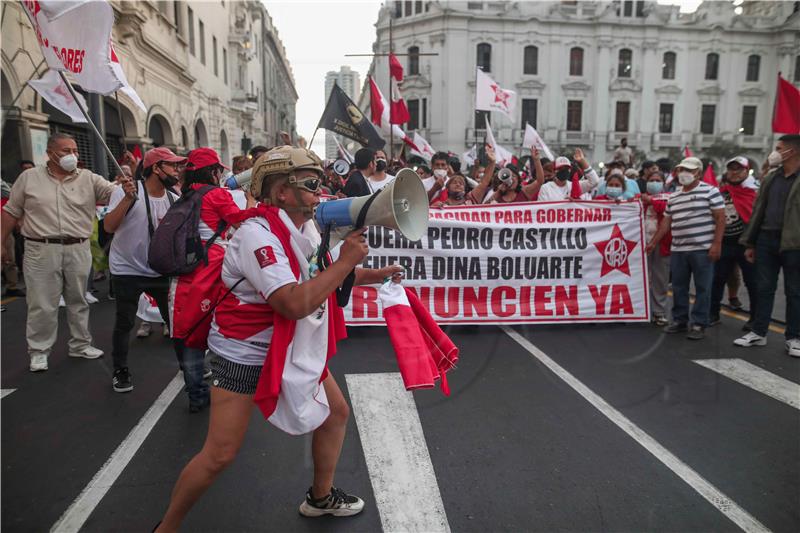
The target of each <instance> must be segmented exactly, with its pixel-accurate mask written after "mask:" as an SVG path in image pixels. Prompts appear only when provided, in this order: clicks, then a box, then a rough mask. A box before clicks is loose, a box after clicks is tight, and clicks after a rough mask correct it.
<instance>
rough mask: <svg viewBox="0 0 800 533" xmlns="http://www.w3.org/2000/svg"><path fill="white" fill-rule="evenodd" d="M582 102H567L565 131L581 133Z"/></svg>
mask: <svg viewBox="0 0 800 533" xmlns="http://www.w3.org/2000/svg"><path fill="white" fill-rule="evenodd" d="M582 114H583V102H582V101H580V100H567V131H581V115H582Z"/></svg>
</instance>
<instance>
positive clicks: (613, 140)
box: [606, 131, 641, 148]
mask: <svg viewBox="0 0 800 533" xmlns="http://www.w3.org/2000/svg"><path fill="white" fill-rule="evenodd" d="M622 139H628V146H638V145H639V144H641V135H639V134H638V133H628V132H624V131H610V132H608V138H607V139H606V144H607V145H608V147H609V148H616V147H617V146H619V143H620V141H622Z"/></svg>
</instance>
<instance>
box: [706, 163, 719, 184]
mask: <svg viewBox="0 0 800 533" xmlns="http://www.w3.org/2000/svg"><path fill="white" fill-rule="evenodd" d="M703 181H705V182H706V183H708V184H709V185H711V186H712V187H716V186H717V176H716V174H714V163H709V164H708V166H707V167H706V171H705V172H704V173H703Z"/></svg>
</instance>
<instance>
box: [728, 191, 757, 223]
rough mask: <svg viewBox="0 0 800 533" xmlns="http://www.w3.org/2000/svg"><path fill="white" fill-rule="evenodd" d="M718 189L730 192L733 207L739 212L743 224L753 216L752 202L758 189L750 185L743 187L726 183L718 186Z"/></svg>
mask: <svg viewBox="0 0 800 533" xmlns="http://www.w3.org/2000/svg"><path fill="white" fill-rule="evenodd" d="M719 191H720V192H727V193H728V194H730V195H731V200H733V207H735V208H736V212H737V213H739V216H740V217H741V218H742V220H743V221H744V223H745V224H747V223H748V222H750V218H751V217H752V216H753V204H754V203H755V201H756V195H757V194H758V191H756V189H752V188H750V187H744V186H743V185H741V184H739V185H731V184H727V185H724V186H723V187H720V189H719Z"/></svg>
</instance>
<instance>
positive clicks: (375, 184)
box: [367, 174, 395, 194]
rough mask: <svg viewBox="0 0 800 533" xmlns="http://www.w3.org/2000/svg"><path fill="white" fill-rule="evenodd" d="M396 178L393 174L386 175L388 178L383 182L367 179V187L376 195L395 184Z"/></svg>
mask: <svg viewBox="0 0 800 533" xmlns="http://www.w3.org/2000/svg"><path fill="white" fill-rule="evenodd" d="M394 178H395V176H392V175H391V174H386V177H385V178H383V179H382V180H381V181H375V180H373V179H372V177H369V178H367V187H369V191H370V192H371V193H373V194H374V193H376V192H378V191H380V190H381V189H383V188H384V187H386V186H387V185H389V184H390V183H391V182H393V181H394Z"/></svg>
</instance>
